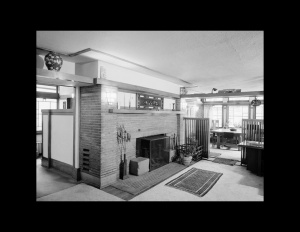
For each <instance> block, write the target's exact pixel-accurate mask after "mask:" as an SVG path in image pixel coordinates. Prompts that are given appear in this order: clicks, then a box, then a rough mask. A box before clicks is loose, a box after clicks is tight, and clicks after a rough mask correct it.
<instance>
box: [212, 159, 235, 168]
mask: <svg viewBox="0 0 300 232" xmlns="http://www.w3.org/2000/svg"><path fill="white" fill-rule="evenodd" d="M212 162H215V163H219V164H227V165H231V166H234V165H235V164H236V163H237V162H239V161H238V160H233V159H225V158H215V159H214V160H213V161H212Z"/></svg>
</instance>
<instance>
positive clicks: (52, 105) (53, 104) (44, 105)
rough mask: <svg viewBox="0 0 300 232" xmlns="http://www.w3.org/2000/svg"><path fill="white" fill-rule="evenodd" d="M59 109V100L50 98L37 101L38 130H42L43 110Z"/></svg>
mask: <svg viewBox="0 0 300 232" xmlns="http://www.w3.org/2000/svg"><path fill="white" fill-rule="evenodd" d="M46 109H57V100H56V99H49V98H44V99H43V98H37V99H36V130H37V131H40V130H42V110H46Z"/></svg>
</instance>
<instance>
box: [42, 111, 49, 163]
mask: <svg viewBox="0 0 300 232" xmlns="http://www.w3.org/2000/svg"><path fill="white" fill-rule="evenodd" d="M48 122H49V116H48V115H43V127H42V128H43V131H42V132H43V157H45V158H48Z"/></svg>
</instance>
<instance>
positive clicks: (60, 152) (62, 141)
mask: <svg viewBox="0 0 300 232" xmlns="http://www.w3.org/2000/svg"><path fill="white" fill-rule="evenodd" d="M51 158H52V159H55V160H58V161H60V162H63V163H66V164H70V165H72V166H73V116H72V115H52V117H51Z"/></svg>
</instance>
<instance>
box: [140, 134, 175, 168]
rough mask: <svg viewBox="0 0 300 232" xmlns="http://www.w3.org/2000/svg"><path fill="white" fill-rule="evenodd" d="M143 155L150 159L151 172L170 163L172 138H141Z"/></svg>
mask: <svg viewBox="0 0 300 232" xmlns="http://www.w3.org/2000/svg"><path fill="white" fill-rule="evenodd" d="M140 148H141V155H142V157H145V158H149V161H150V162H149V166H150V167H149V171H152V170H154V169H157V168H159V167H161V166H163V165H166V164H168V163H169V155H170V152H169V149H170V137H168V136H162V135H155V136H148V137H143V138H141V147H140Z"/></svg>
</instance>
